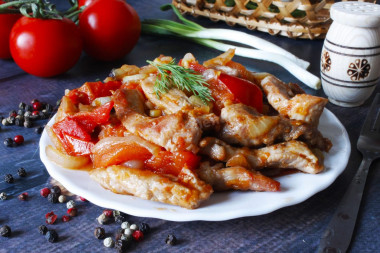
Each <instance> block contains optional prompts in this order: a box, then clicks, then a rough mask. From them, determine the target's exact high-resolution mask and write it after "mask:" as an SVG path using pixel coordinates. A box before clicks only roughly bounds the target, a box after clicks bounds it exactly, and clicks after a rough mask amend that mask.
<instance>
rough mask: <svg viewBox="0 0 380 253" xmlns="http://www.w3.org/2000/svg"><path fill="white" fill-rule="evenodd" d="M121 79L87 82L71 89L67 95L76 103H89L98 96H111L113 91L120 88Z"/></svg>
mask: <svg viewBox="0 0 380 253" xmlns="http://www.w3.org/2000/svg"><path fill="white" fill-rule="evenodd" d="M120 86H121V81H108V82H106V83H103V82H100V81H99V82H86V83H84V84H83V85H82V86H81V87H80V88H78V89H74V90H71V91H69V93H68V94H67V95H66V96H67V97H69V98H70V99H71V100H72V101H73V103H74V104H79V103H81V104H84V105H89V104H91V103H92V101H94V100H95V99H96V98H99V97H107V96H111V95H112V92H111V91H115V90H117V89H119V88H120Z"/></svg>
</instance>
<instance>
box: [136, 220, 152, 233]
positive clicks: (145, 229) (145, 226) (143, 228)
mask: <svg viewBox="0 0 380 253" xmlns="http://www.w3.org/2000/svg"><path fill="white" fill-rule="evenodd" d="M139 230H140V231H141V232H143V233H144V234H147V233H149V232H150V227H149V225H148V224H146V223H144V222H141V223H140V224H139Z"/></svg>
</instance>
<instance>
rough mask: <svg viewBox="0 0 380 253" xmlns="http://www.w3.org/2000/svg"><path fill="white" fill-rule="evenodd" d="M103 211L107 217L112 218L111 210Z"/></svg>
mask: <svg viewBox="0 0 380 253" xmlns="http://www.w3.org/2000/svg"><path fill="white" fill-rule="evenodd" d="M103 213H104V215H105V216H107V217H108V218H112V217H113V211H112V210H108V209H105V210H103Z"/></svg>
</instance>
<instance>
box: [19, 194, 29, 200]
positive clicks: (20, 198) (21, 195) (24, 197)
mask: <svg viewBox="0 0 380 253" xmlns="http://www.w3.org/2000/svg"><path fill="white" fill-rule="evenodd" d="M28 196H29V194H28V193H27V192H23V193H21V194H20V195H18V199H19V200H21V201H26V200H28Z"/></svg>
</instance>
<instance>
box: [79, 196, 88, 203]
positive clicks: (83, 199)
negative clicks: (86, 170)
mask: <svg viewBox="0 0 380 253" xmlns="http://www.w3.org/2000/svg"><path fill="white" fill-rule="evenodd" d="M79 198H80V200H82V201H83V202H86V201H87V199H85V198H83V197H81V196H79Z"/></svg>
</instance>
